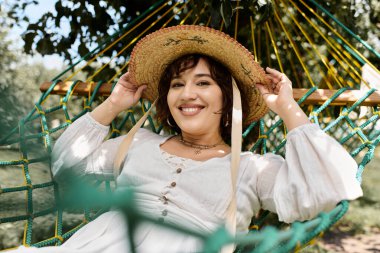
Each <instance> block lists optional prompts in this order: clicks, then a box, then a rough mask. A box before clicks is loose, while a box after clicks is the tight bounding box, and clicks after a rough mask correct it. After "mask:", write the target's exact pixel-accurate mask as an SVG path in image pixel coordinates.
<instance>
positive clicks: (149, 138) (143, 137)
mask: <svg viewBox="0 0 380 253" xmlns="http://www.w3.org/2000/svg"><path fill="white" fill-rule="evenodd" d="M168 137H169V135H161V134H156V133H154V132H152V131H151V130H149V129H145V128H140V129H139V130H138V131H137V132H136V134H135V136H134V137H133V142H134V143H146V142H158V143H160V142H163V141H165V140H166V139H167V138H168Z"/></svg>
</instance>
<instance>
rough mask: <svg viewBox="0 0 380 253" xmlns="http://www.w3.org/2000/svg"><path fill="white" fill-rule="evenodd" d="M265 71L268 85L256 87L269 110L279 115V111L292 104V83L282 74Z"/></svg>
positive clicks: (269, 69)
mask: <svg viewBox="0 0 380 253" xmlns="http://www.w3.org/2000/svg"><path fill="white" fill-rule="evenodd" d="M265 70H266V73H267V74H266V76H267V78H268V79H269V80H270V85H269V86H266V85H263V84H256V86H257V88H258V89H259V90H260V92H261V94H262V95H263V98H264V101H265V103H266V104H267V105H268V107H269V109H271V110H272V111H273V112H275V113H277V114H281V109H282V108H284V106H286V105H287V104H289V103H292V102H294V99H293V90H292V82H291V81H290V80H289V78H288V77H287V76H286V75H285V74H284V73H281V72H279V71H277V70H275V69H271V68H269V67H267V68H266V69H265Z"/></svg>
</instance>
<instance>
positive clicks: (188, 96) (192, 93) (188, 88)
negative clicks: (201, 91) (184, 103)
mask: <svg viewBox="0 0 380 253" xmlns="http://www.w3.org/2000/svg"><path fill="white" fill-rule="evenodd" d="M196 98H197V93H196V90H195V88H194V86H193V85H192V84H191V83H187V84H186V85H185V86H184V87H183V89H182V92H181V99H182V100H194V99H196Z"/></svg>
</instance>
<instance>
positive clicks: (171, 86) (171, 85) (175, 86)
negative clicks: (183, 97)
mask: <svg viewBox="0 0 380 253" xmlns="http://www.w3.org/2000/svg"><path fill="white" fill-rule="evenodd" d="M182 86H183V84H182V83H177V82H176V83H172V84H170V88H179V87H182Z"/></svg>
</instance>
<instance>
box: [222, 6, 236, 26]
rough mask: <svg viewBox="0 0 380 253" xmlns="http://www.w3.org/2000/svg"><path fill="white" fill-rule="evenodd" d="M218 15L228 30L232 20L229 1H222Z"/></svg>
mask: <svg viewBox="0 0 380 253" xmlns="http://www.w3.org/2000/svg"><path fill="white" fill-rule="evenodd" d="M220 15H221V16H222V18H223V21H224V24H225V25H226V27H227V28H228V27H229V26H230V24H231V20H232V15H233V11H232V5H231V2H230V1H229V0H223V2H222V4H221V5H220Z"/></svg>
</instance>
